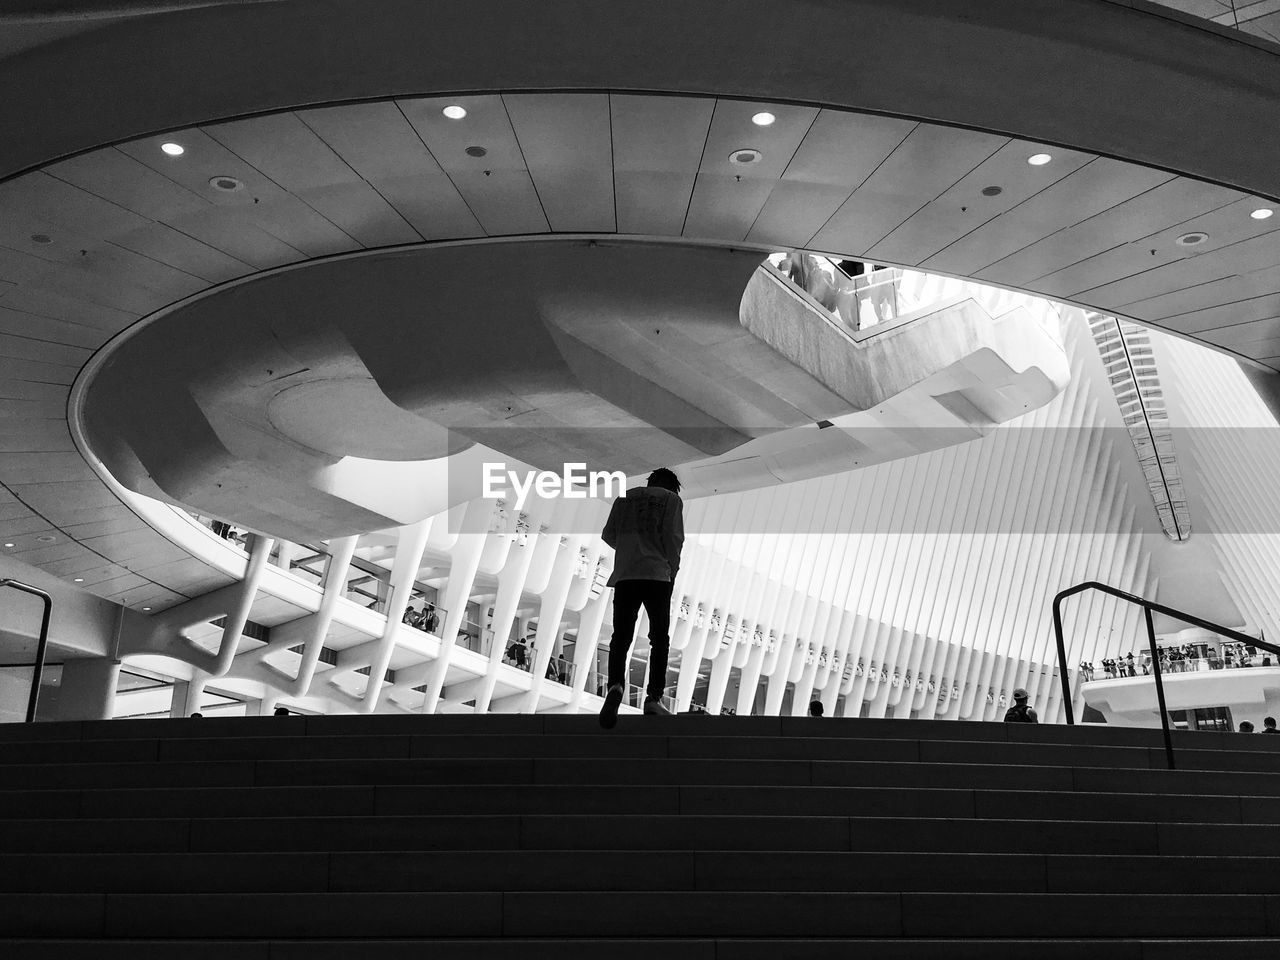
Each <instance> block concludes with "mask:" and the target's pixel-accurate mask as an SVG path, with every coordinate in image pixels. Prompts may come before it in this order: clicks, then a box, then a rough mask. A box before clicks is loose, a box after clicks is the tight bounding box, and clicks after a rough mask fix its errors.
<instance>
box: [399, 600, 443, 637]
mask: <svg viewBox="0 0 1280 960" xmlns="http://www.w3.org/2000/svg"><path fill="white" fill-rule="evenodd" d="M403 620H404V622H405V623H407V624H408V625H409V626H411V627H413V628H414V629H415V630H422V631H425V632H426V633H435V632H436V629H437V628H438V627H439V626H440V618H439V617H438V616H437V615H436V605H435V604H434V603H424V604H423V605H422V607H421V608H420V609H417V610H415V609H414V608H413V607H412V606H408V607H405V610H404V618H403Z"/></svg>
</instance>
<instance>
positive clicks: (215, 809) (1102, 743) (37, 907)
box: [0, 715, 1280, 960]
mask: <svg viewBox="0 0 1280 960" xmlns="http://www.w3.org/2000/svg"><path fill="white" fill-rule="evenodd" d="M1159 743H1160V741H1159V735H1158V732H1156V731H1142V730H1126V729H1106V728H1101V729H1100V728H1067V727H1062V726H1040V727H1029V726H1013V725H1011V726H1005V725H1003V724H967V723H941V722H938V723H931V722H923V721H875V720H835V719H817V720H810V719H807V718H794V719H793V718H786V719H779V718H768V717H739V718H721V717H702V716H680V717H672V718H642V717H623V718H622V719H621V720H620V722H619V724H618V727H617V729H615V730H614V731H612V732H611V733H609V734H604V733H602V732H601V731H600V729H599V728H598V727H597V726H596V723H595V719H594V718H593V717H569V716H541V715H539V716H481V717H459V716H423V717H408V716H405V717H383V716H377V717H318V718H301V717H297V718H294V717H290V718H274V717H272V718H262V719H253V720H246V719H214V718H207V719H195V720H169V721H157V720H145V721H113V722H102V723H83V724H80V723H71V724H41V725H36V726H9V727H4V728H0V957H3V958H6V960H20V958H27V957H40V958H46V957H49V958H52V957H57V958H68V960H77V958H89V957H92V958H95V960H96V958H108V960H111V958H126V957H127V958H129V960H148V958H184V960H192V958H195V960H203V958H218V960H222V958H228V957H234V958H240V957H252V958H255V960H268V958H270V960H295V958H296V960H304V958H305V960H328V958H338V957H341V958H348V957H349V958H374V960H380V958H409V957H413V958H421V957H430V958H449V960H452V958H463V957H465V958H468V960H474V958H490V957H496V958H520V960H536V958H542V957H548V958H550V957H555V958H570V960H572V958H587V957H592V958H595V957H602V958H633V957H634V958H640V957H645V958H648V957H663V958H672V960H686V958H688V960H695V958H696V960H763V958H770V960H773V958H788V960H791V958H800V960H816V958H835V957H841V958H846V957H851V956H858V957H870V958H889V960H906V958H911V960H915V958H920V960H926V958H927V960H939V958H984V960H985V958H989V957H997V956H1026V957H1034V958H1036V960H1054V958H1067V957H1070V958H1089V960H1191V958H1196V960H1199V958H1217V957H1222V958H1232V960H1245V958H1263V957H1266V958H1274V957H1277V956H1280V825H1278V822H1280V737H1274V738H1272V737H1264V736H1261V735H1254V736H1245V735H1218V734H1183V735H1180V736H1179V737H1178V745H1179V748H1180V752H1179V762H1180V767H1181V768H1180V769H1179V770H1178V771H1175V772H1171V771H1167V770H1164V769H1162V767H1163V765H1164V755H1163V751H1162V750H1161V749H1160V747H1159Z"/></svg>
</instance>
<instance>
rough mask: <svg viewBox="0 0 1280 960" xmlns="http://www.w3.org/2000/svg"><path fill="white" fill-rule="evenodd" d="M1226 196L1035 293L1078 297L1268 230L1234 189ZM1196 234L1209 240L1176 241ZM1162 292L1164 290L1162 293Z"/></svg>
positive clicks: (1059, 275)
mask: <svg viewBox="0 0 1280 960" xmlns="http://www.w3.org/2000/svg"><path fill="white" fill-rule="evenodd" d="M1153 192H1154V191H1153ZM1209 196H1210V197H1211V198H1213V199H1220V198H1223V196H1224V195H1223V194H1221V193H1217V192H1214V193H1211V194H1209ZM1226 198H1227V199H1229V200H1230V202H1228V203H1225V204H1219V205H1216V206H1215V207H1213V208H1212V209H1210V210H1207V211H1206V212H1203V213H1199V214H1196V215H1194V216H1192V217H1190V218H1187V219H1184V220H1179V221H1175V222H1173V223H1171V224H1169V225H1167V226H1162V227H1161V228H1160V229H1158V230H1156V231H1153V232H1150V233H1147V234H1144V235H1143V236H1142V237H1140V238H1138V239H1136V240H1133V241H1131V242H1129V243H1126V244H1124V245H1123V246H1119V247H1116V248H1114V249H1111V250H1107V251H1106V252H1105V253H1102V254H1099V255H1097V256H1094V257H1090V258H1089V259H1087V260H1083V261H1081V262H1079V263H1076V264H1074V265H1072V266H1070V267H1067V268H1065V269H1063V270H1059V271H1058V272H1056V273H1053V274H1050V275H1049V276H1047V277H1042V278H1040V279H1038V280H1036V289H1038V290H1044V291H1045V292H1046V293H1049V295H1051V296H1078V295H1080V294H1082V293H1084V292H1085V291H1086V290H1093V289H1097V288H1099V287H1102V286H1104V285H1105V284H1108V283H1112V282H1114V281H1119V280H1123V279H1125V278H1126V277H1131V276H1136V275H1138V274H1142V273H1146V272H1147V271H1150V270H1152V269H1155V268H1156V267H1162V266H1165V265H1166V264H1172V263H1177V262H1180V261H1183V260H1186V259H1188V258H1191V257H1194V256H1203V255H1204V254H1205V253H1208V252H1210V251H1212V250H1217V249H1219V248H1221V247H1224V246H1227V245H1229V244H1231V243H1235V242H1236V241H1238V240H1242V239H1245V238H1247V237H1249V236H1256V235H1258V234H1261V233H1264V232H1266V231H1267V230H1269V229H1272V228H1270V227H1268V226H1267V225H1266V223H1265V221H1257V220H1252V219H1250V217H1249V210H1250V209H1252V208H1253V207H1254V203H1253V202H1252V201H1249V200H1248V199H1247V198H1242V197H1241V195H1240V194H1239V193H1236V192H1234V191H1230V192H1228V193H1227V194H1226ZM1197 231H1200V232H1204V233H1207V234H1208V235H1209V239H1208V240H1207V241H1205V242H1204V243H1203V244H1201V245H1200V246H1198V247H1196V248H1194V249H1192V248H1189V247H1182V246H1179V245H1178V244H1177V243H1176V240H1177V238H1178V237H1179V236H1182V235H1183V234H1186V233H1192V232H1197ZM1163 292H1165V291H1160V293H1163ZM1156 295H1159V294H1156Z"/></svg>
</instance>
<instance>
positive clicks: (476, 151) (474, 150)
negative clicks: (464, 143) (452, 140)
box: [466, 146, 489, 157]
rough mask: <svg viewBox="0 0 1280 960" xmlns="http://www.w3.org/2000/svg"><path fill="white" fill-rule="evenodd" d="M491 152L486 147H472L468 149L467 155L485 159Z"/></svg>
mask: <svg viewBox="0 0 1280 960" xmlns="http://www.w3.org/2000/svg"><path fill="white" fill-rule="evenodd" d="M488 152H489V151H488V150H486V149H485V148H484V147H476V146H470V147H467V150H466V154H467V156H468V157H483V156H484V155H485V154H486V153H488Z"/></svg>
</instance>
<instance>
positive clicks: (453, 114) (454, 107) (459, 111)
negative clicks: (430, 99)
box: [440, 103, 467, 120]
mask: <svg viewBox="0 0 1280 960" xmlns="http://www.w3.org/2000/svg"><path fill="white" fill-rule="evenodd" d="M440 112H441V113H443V114H444V115H445V116H446V117H448V118H449V119H450V120H461V119H462V118H463V117H465V116H466V115H467V108H466V107H462V106H459V105H458V104H456V103H451V104H449V106H447V107H445V108H444V109H443V110H441V111H440Z"/></svg>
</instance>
